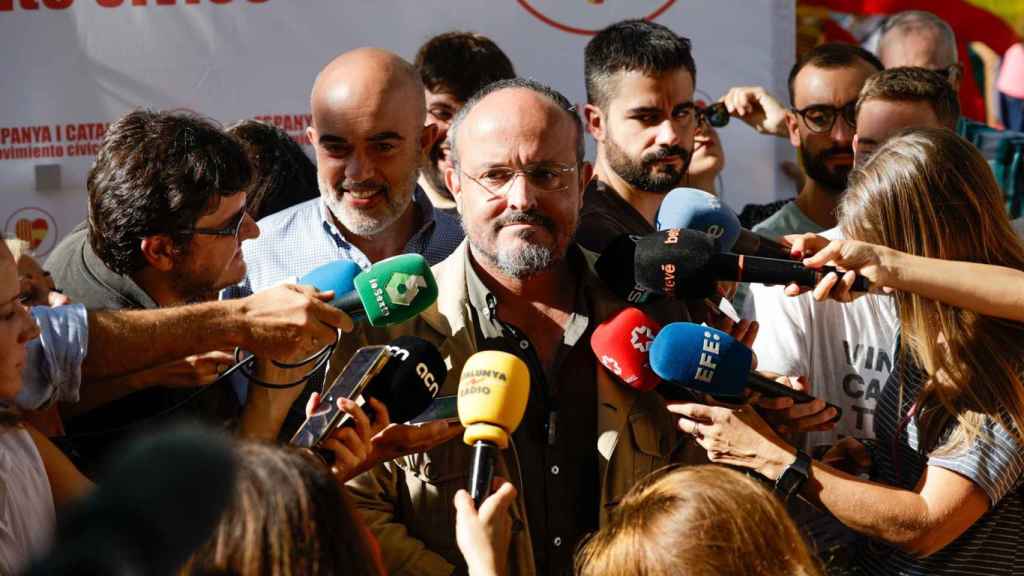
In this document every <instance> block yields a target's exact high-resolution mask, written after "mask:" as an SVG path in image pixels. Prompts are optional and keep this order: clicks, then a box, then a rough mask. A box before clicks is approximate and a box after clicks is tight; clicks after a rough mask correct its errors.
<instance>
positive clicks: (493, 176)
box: [459, 162, 576, 196]
mask: <svg viewBox="0 0 1024 576" xmlns="http://www.w3.org/2000/svg"><path fill="white" fill-rule="evenodd" d="M459 172H461V173H462V174H463V175H464V176H465V177H466V178H469V179H470V180H472V181H473V182H476V183H477V185H479V186H480V187H481V188H483V189H484V190H487V191H488V192H490V193H491V194H492V195H494V196H505V195H506V194H507V193H508V189H509V188H511V185H512V181H513V180H515V179H516V176H519V175H522V176H523V178H526V181H527V182H529V183H530V186H533V187H534V188H536V189H538V190H543V191H544V192H560V191H562V190H565V189H566V188H568V187H569V184H570V182H571V180H572V176H571V174H573V173H574V172H576V166H574V165H572V164H559V163H558V162H544V163H541V164H533V165H530V166H527V167H525V168H523V169H521V170H517V169H515V168H509V167H507V166H495V167H492V168H488V169H487V170H484V171H483V172H482V173H481V174H480V175H478V176H471V175H470V174H468V173H466V172H465V171H463V170H461V169H460V170H459Z"/></svg>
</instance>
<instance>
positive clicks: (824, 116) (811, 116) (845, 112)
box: [793, 100, 857, 134]
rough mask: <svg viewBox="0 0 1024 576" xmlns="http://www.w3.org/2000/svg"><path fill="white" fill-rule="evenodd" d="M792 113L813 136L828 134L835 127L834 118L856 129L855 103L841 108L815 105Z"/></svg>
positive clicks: (794, 109)
mask: <svg viewBox="0 0 1024 576" xmlns="http://www.w3.org/2000/svg"><path fill="white" fill-rule="evenodd" d="M793 113H794V114H796V115H797V116H799V117H800V118H801V119H802V120H803V121H804V126H806V127H807V129H808V130H810V131H811V132H813V133H815V134H828V133H829V132H831V131H832V127H833V126H835V123H836V118H838V117H840V116H842V117H843V122H846V125H847V126H849V127H850V128H853V129H856V128H857V101H856V100H854V101H852V102H849V103H847V104H846V105H844V106H843V107H842V108H836V107H835V106H829V105H827V104H815V105H813V106H808V107H806V108H804V109H803V110H799V109H796V108H793Z"/></svg>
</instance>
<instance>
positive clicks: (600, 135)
mask: <svg viewBox="0 0 1024 576" xmlns="http://www.w3.org/2000/svg"><path fill="white" fill-rule="evenodd" d="M583 124H584V125H585V126H586V127H587V132H590V135H591V136H593V137H594V140H597V141H598V142H604V139H605V134H606V133H607V130H608V128H607V120H606V119H605V117H604V113H603V112H601V109H600V108H598V107H597V106H594V105H593V104H587V105H586V106H584V107H583Z"/></svg>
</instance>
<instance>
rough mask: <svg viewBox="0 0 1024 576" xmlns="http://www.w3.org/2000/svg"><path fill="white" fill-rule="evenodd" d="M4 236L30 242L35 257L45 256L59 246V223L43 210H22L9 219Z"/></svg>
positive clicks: (32, 208) (31, 208)
mask: <svg viewBox="0 0 1024 576" xmlns="http://www.w3.org/2000/svg"><path fill="white" fill-rule="evenodd" d="M4 235H5V236H14V237H15V238H18V239H20V240H24V241H25V242H28V245H29V248H30V249H31V250H32V254H33V255H35V256H45V255H46V254H48V253H49V252H50V250H53V247H54V246H55V245H56V244H57V223H56V222H55V221H54V219H53V216H51V215H50V213H49V212H47V211H46V210H43V209H42V208H34V207H29V208H22V209H21V210H18V211H17V212H15V213H14V214H11V216H10V217H9V218H7V223H6V224H5V225H4Z"/></svg>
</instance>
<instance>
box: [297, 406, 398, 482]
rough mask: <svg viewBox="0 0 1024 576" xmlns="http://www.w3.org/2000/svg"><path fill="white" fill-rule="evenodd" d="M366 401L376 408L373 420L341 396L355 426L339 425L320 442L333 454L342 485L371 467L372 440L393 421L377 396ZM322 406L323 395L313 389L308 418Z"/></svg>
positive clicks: (338, 478) (332, 467) (334, 472)
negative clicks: (369, 465)
mask: <svg viewBox="0 0 1024 576" xmlns="http://www.w3.org/2000/svg"><path fill="white" fill-rule="evenodd" d="M296 388H299V389H300V390H301V387H298V386H297V387H296ZM367 404H369V405H370V407H371V408H373V413H374V416H375V418H374V420H373V422H371V421H370V417H369V416H367V415H366V412H365V411H363V409H362V408H360V407H359V405H358V404H356V403H355V402H354V401H352V400H350V399H348V398H338V409H339V410H341V411H342V412H344V413H346V414H348V415H349V416H351V417H352V422H353V424H354V426H343V427H339V428H336V429H335V430H334V432H332V433H331V435H330V436H328V437H327V438H325V439H324V440H323V441H322V442H320V444H319V447H320V448H323V449H326V450H330V451H331V452H333V453H334V464H333V465H332V466H331V474H334V477H335V478H336V479H337V480H338V482H340V483H342V484H344V483H345V482H347V481H348V480H349V479H351V478H352V477H353V476H355V475H357V474H359V473H360V472H362V471H363V470H365V469H366V468H368V466H367V462H368V460H369V457H370V453H371V449H370V445H371V444H370V439H371V438H373V436H374V435H376V434H377V433H378V432H380V431H381V430H383V429H384V428H385V427H386V426H387V425H388V424H389V423H390V421H389V418H388V409H387V407H386V406H385V405H384V404H383V403H382V402H380V401H379V400H377V399H376V398H370V399H368V400H367ZM319 407H320V394H319V393H318V392H313V394H311V395H310V397H309V402H307V403H306V417H307V418H308V417H310V416H311V415H312V414H313V413H314V412H316V411H317V409H319Z"/></svg>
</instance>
